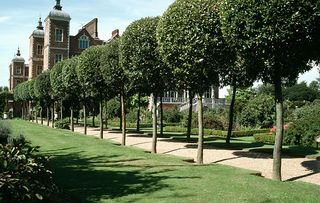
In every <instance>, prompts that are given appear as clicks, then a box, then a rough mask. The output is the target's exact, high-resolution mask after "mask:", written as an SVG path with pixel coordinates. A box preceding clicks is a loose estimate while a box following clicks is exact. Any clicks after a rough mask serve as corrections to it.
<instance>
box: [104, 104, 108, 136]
mask: <svg viewBox="0 0 320 203" xmlns="http://www.w3.org/2000/svg"><path fill="white" fill-rule="evenodd" d="M104 104H105V109H106V113H105V115H104V116H105V126H106V129H107V130H108V114H107V108H108V101H107V100H106V101H105V102H104Z"/></svg>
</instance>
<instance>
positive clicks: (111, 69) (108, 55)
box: [101, 39, 124, 127]
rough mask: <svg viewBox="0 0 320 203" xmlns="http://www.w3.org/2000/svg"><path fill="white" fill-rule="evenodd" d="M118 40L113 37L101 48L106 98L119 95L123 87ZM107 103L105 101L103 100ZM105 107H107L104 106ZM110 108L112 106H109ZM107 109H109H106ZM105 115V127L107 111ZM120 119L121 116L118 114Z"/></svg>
mask: <svg viewBox="0 0 320 203" xmlns="http://www.w3.org/2000/svg"><path fill="white" fill-rule="evenodd" d="M119 40H120V39H113V40H112V41H110V42H109V43H107V44H106V45H105V47H104V49H103V54H102V57H101V65H102V66H101V71H102V76H103V78H104V80H105V85H106V86H105V88H106V89H107V92H106V100H107V101H108V100H110V99H112V98H114V97H115V96H117V95H120V94H121V93H122V91H123V87H124V73H123V69H122V68H121V67H120V64H119ZM105 105H107V102H105ZM105 108H106V109H107V108H108V107H105ZM111 109H112V108H111ZM108 110H109V109H108ZM118 110H119V109H118ZM105 115H106V118H105V120H106V127H107V119H108V118H107V115H108V114H107V113H106V114H105ZM119 117H120V119H122V118H121V116H119Z"/></svg>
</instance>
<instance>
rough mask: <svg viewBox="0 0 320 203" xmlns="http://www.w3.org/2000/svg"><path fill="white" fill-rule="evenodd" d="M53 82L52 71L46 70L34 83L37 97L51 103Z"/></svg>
mask: <svg viewBox="0 0 320 203" xmlns="http://www.w3.org/2000/svg"><path fill="white" fill-rule="evenodd" d="M51 92H52V90H51V82H50V71H49V70H47V71H44V72H42V73H41V74H40V75H38V77H37V78H36V81H35V83H34V93H35V95H36V97H37V98H39V99H41V100H43V101H44V102H45V103H47V104H49V103H50V102H51Z"/></svg>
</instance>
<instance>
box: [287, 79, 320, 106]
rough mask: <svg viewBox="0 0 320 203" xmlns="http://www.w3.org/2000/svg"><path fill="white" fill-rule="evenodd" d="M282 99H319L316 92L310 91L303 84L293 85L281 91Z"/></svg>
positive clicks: (319, 95)
mask: <svg viewBox="0 0 320 203" xmlns="http://www.w3.org/2000/svg"><path fill="white" fill-rule="evenodd" d="M283 97H284V98H286V99H288V100H290V101H310V102H313V101H314V100H315V99H319V98H320V93H319V91H318V90H315V89H312V88H310V87H308V86H307V84H306V83H305V82H301V83H300V84H295V85H293V86H291V87H287V88H285V89H284V90H283Z"/></svg>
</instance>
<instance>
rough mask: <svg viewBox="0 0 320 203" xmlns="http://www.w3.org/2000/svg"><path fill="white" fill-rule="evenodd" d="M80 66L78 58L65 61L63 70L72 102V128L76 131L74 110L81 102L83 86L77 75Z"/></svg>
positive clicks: (67, 94)
mask: <svg viewBox="0 0 320 203" xmlns="http://www.w3.org/2000/svg"><path fill="white" fill-rule="evenodd" d="M77 64H78V57H73V58H71V59H67V60H65V65H64V66H63V69H62V83H63V86H64V90H65V93H66V97H67V99H68V100H70V101H71V104H70V128H71V131H74V119H73V115H74V109H75V107H76V106H78V105H79V100H80V97H81V95H82V94H80V95H79V90H80V92H82V91H81V86H80V85H79V81H78V77H77V74H76V67H77Z"/></svg>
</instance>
